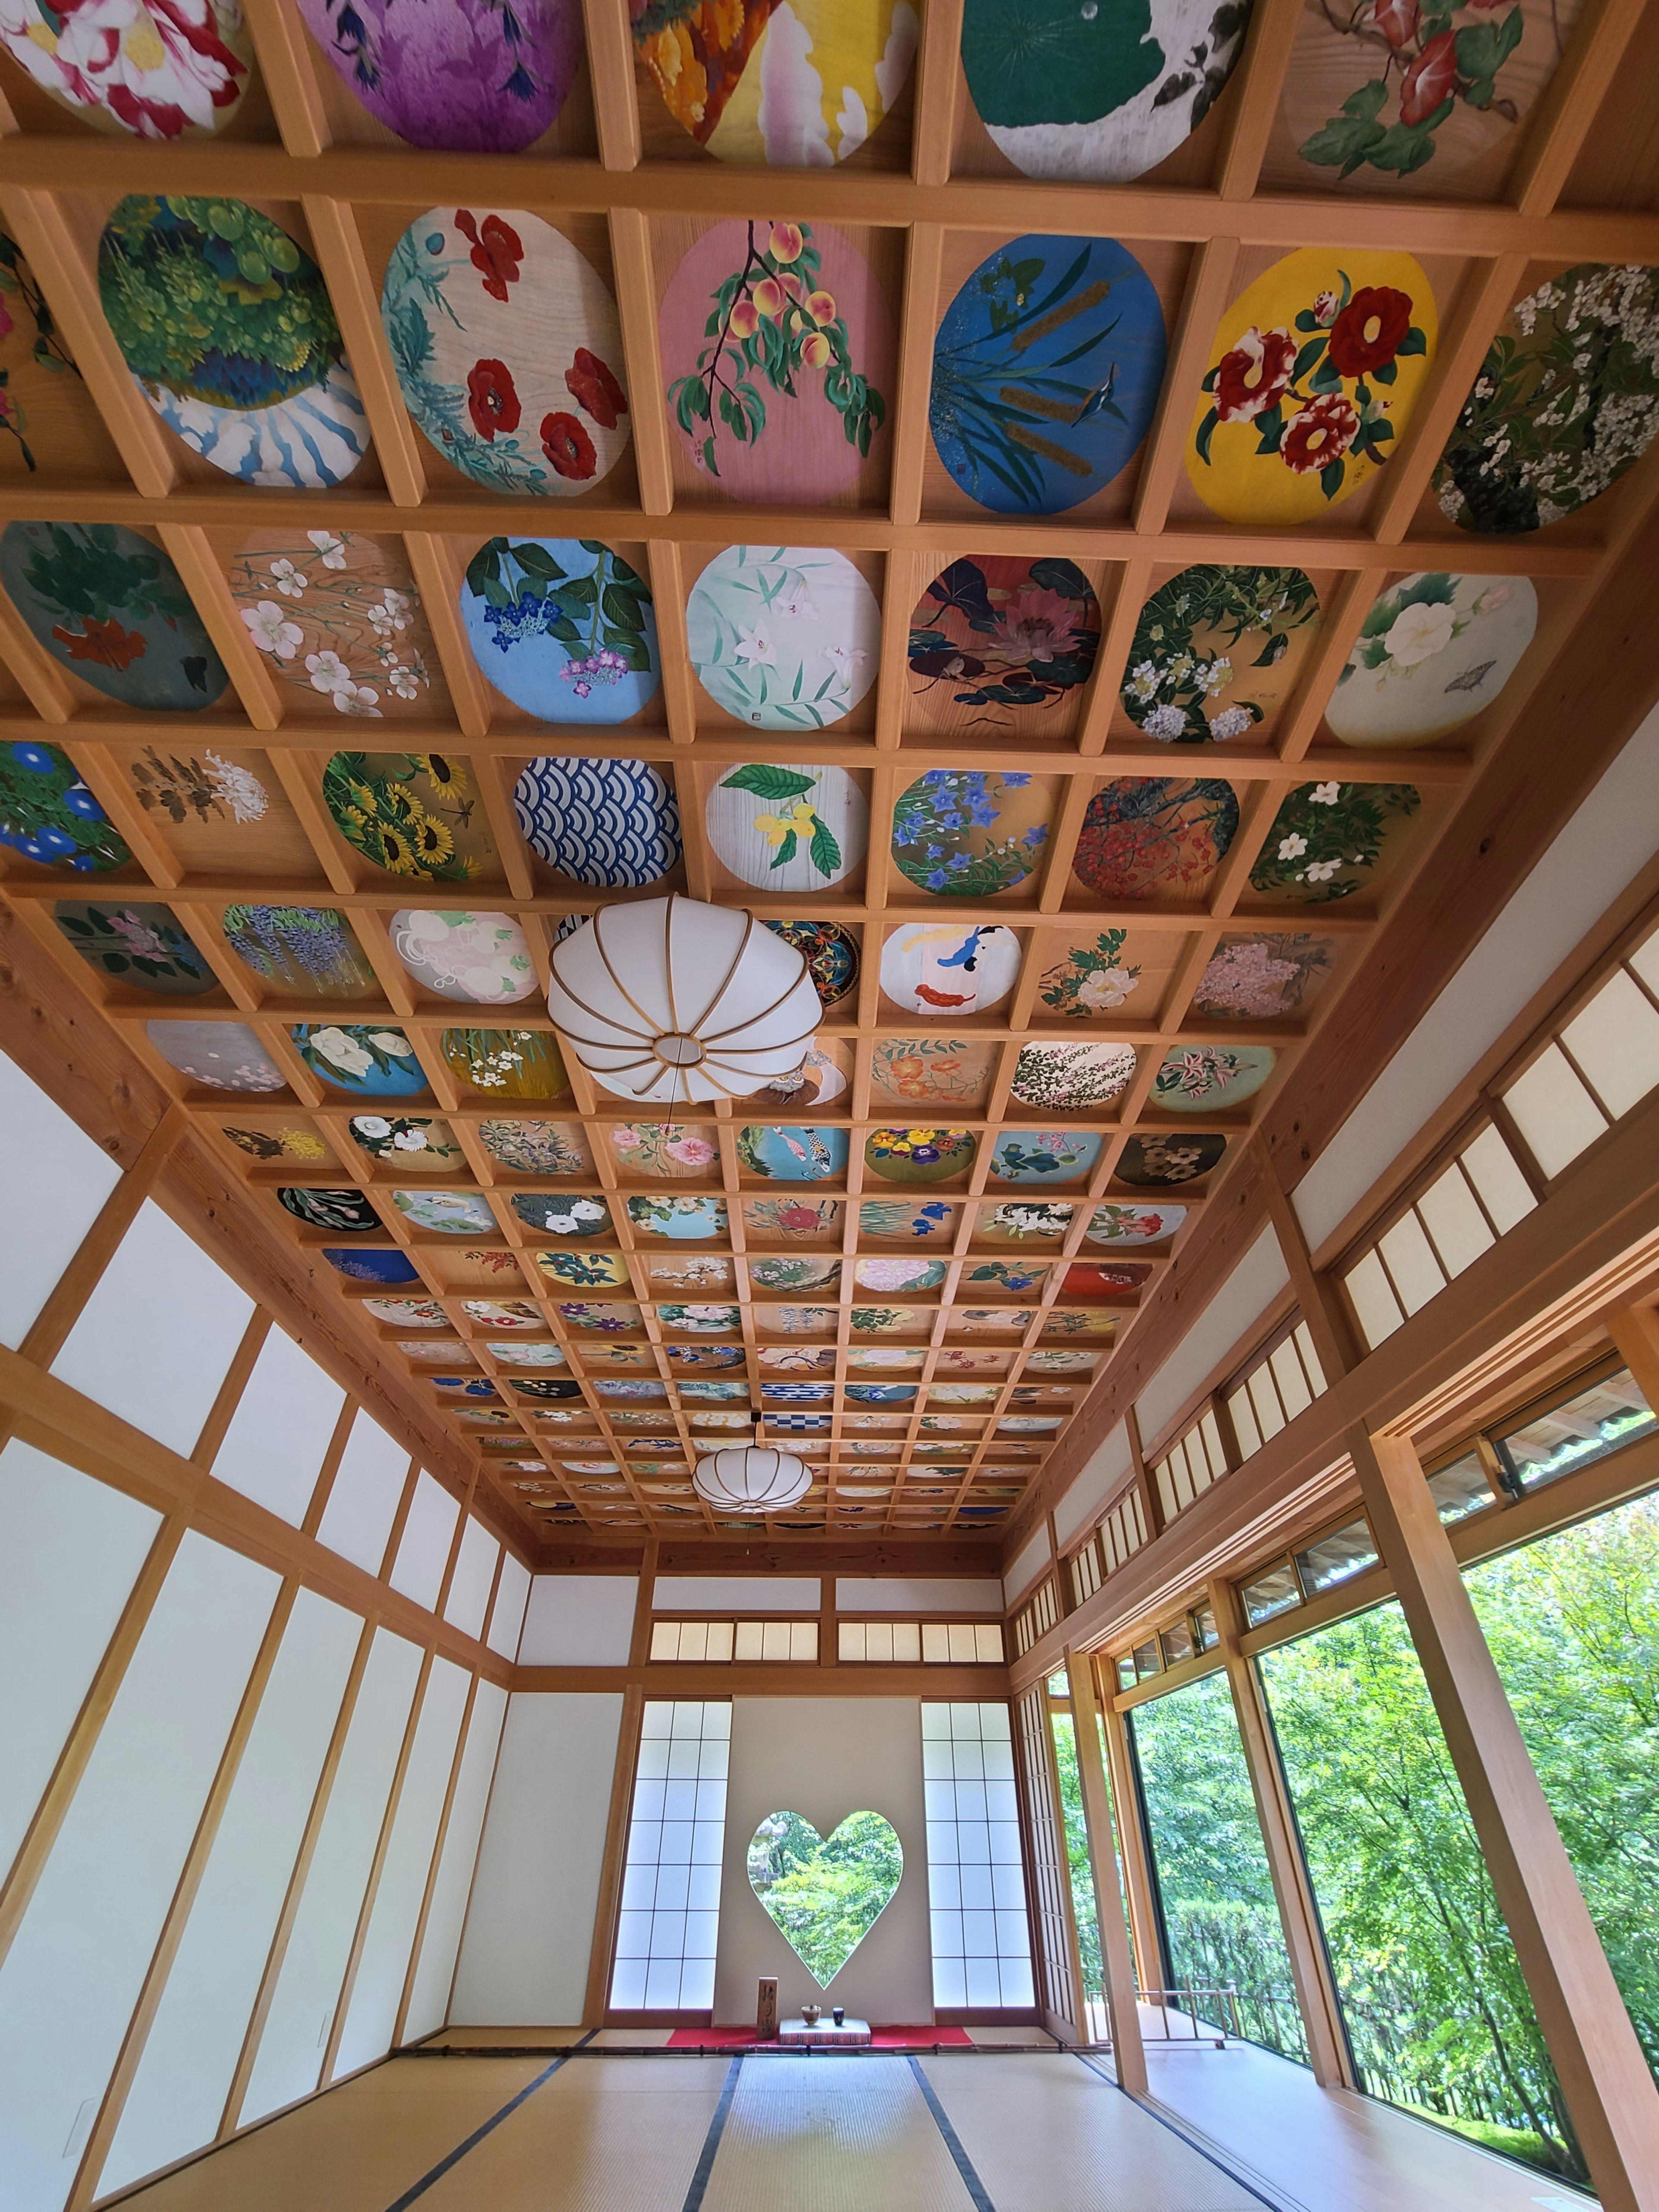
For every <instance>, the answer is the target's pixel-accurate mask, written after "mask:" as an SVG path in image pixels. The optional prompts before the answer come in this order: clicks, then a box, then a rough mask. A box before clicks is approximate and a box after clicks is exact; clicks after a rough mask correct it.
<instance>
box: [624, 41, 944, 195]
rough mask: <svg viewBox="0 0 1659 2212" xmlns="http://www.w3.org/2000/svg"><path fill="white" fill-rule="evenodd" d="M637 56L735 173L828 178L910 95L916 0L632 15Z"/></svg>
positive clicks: (675, 111) (679, 113) (672, 107)
mask: <svg viewBox="0 0 1659 2212" xmlns="http://www.w3.org/2000/svg"><path fill="white" fill-rule="evenodd" d="M632 13H633V20H634V46H635V52H636V53H637V54H638V55H639V58H640V59H641V62H643V63H644V64H645V66H646V68H647V70H648V71H649V72H650V75H651V76H652V78H653V81H654V82H655V84H656V87H657V89H658V91H659V92H660V93H661V94H662V96H663V100H664V102H665V105H666V106H667V109H668V112H669V113H670V114H671V116H672V117H673V118H675V120H676V121H677V122H678V123H679V124H680V125H683V126H684V129H685V130H686V131H689V132H690V135H691V137H693V138H694V139H695V140H696V143H697V144H698V145H699V146H706V147H707V148H708V151H709V152H710V153H711V154H714V155H719V157H720V160H721V161H740V162H749V163H765V164H769V166H770V167H774V168H785V169H828V168H830V167H834V165H835V164H836V162H837V161H845V160H846V159H847V157H848V155H849V154H854V153H856V152H857V151H858V149H859V148H860V146H862V145H863V143H864V142H865V141H866V138H868V137H869V136H870V134H871V133H872V131H874V130H875V129H876V128H877V126H878V125H879V123H880V122H881V119H882V118H883V116H884V115H885V114H886V113H887V112H888V110H889V109H890V108H891V107H892V106H893V104H894V102H895V101H896V100H897V99H898V97H899V94H900V93H901V92H902V90H903V88H904V85H905V82H906V80H907V79H908V76H909V74H910V64H911V62H912V60H913V59H914V58H915V51H916V41H917V39H918V37H919V35H920V30H919V26H918V23H917V20H916V17H917V10H916V9H915V7H913V6H912V5H911V0H790V4H788V5H787V6H785V7H781V8H778V9H774V6H773V0H721V4H720V5H719V6H717V7H708V6H698V7H696V8H691V9H681V8H673V7H669V8H663V7H657V8H642V9H634V10H633V11H632Z"/></svg>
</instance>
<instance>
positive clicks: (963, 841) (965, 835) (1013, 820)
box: [893, 768, 1054, 899]
mask: <svg viewBox="0 0 1659 2212" xmlns="http://www.w3.org/2000/svg"><path fill="white" fill-rule="evenodd" d="M1053 804H1054V801H1053V795H1052V793H1050V792H1049V790H1048V787H1046V786H1045V785H1043V784H1040V783H1037V782H1036V781H1034V780H1033V779H1032V778H1031V777H1030V775H1026V774H1024V772H1023V771H1020V772H1018V773H1017V772H1015V771H1014V770H1012V769H1007V770H1005V771H1004V772H1003V773H1002V774H1001V775H995V774H991V775H987V774H986V773H984V772H983V771H982V770H980V769H948V768H931V769H928V771H927V774H926V775H923V776H919V777H918V778H917V779H916V781H915V783H913V784H912V785H911V786H910V787H909V789H908V791H904V792H902V793H900V795H899V798H898V799H897V801H896V804H895V805H894V808H893V858H894V860H896V862H897V863H898V866H899V869H900V872H902V874H903V875H905V876H907V877H908V878H909V880H910V881H911V882H912V883H913V884H916V885H917V886H918V887H919V888H920V889H921V890H925V891H932V892H933V894H934V895H935V896H938V897H941V898H979V899H983V898H994V897H996V896H997V895H998V893H999V892H1000V891H1007V890H1013V889H1014V887H1015V885H1016V884H1023V883H1024V881H1025V878H1027V877H1028V876H1029V875H1030V874H1031V872H1033V870H1034V869H1035V868H1036V866H1037V863H1038V861H1039V860H1040V859H1041V858H1042V851H1043V848H1044V847H1045V846H1046V845H1047V843H1048V817H1049V814H1050V812H1051V811H1052V808H1053Z"/></svg>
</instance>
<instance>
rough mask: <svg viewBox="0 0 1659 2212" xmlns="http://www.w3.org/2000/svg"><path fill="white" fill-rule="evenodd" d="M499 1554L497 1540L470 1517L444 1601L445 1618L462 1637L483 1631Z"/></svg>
mask: <svg viewBox="0 0 1659 2212" xmlns="http://www.w3.org/2000/svg"><path fill="white" fill-rule="evenodd" d="M500 1557H501V1541H500V1539H499V1538H497V1537H495V1536H492V1535H491V1534H490V1533H489V1529H488V1528H485V1527H484V1524H483V1522H482V1521H475V1520H473V1519H472V1518H471V1516H470V1515H469V1516H468V1518H467V1523H466V1526H465V1528H464V1529H463V1530H462V1531H461V1548H460V1550H459V1552H458V1553H456V1555H455V1571H454V1573H453V1575H452V1576H451V1577H450V1581H449V1595H448V1596H447V1598H446V1599H445V1600H444V1619H445V1620H447V1622H448V1623H449V1624H450V1626H451V1627H452V1628H459V1630H460V1632H461V1633H462V1635H463V1636H477V1635H478V1634H479V1633H480V1632H482V1630H483V1620H484V1614H485V1613H486V1611H487V1610H488V1608H489V1587H490V1584H491V1583H493V1582H494V1581H495V1562H496V1560H497V1559H500Z"/></svg>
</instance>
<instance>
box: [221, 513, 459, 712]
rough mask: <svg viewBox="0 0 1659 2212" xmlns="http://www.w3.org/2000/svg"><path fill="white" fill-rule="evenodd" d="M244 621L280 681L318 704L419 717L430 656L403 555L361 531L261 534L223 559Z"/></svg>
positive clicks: (426, 699) (429, 686) (430, 701)
mask: <svg viewBox="0 0 1659 2212" xmlns="http://www.w3.org/2000/svg"><path fill="white" fill-rule="evenodd" d="M229 573H230V589H231V596H232V597H233V598H234V599H235V601H236V605H237V607H238V609H239V611H240V615H241V618H242V623H243V626H244V628H245V629H246V631H247V634H248V635H249V637H250V638H251V639H252V641H253V643H254V645H255V646H256V647H258V651H259V653H261V654H262V655H263V656H264V662H265V665H266V666H267V667H268V668H269V669H270V671H271V673H272V674H273V675H274V676H275V677H276V678H277V679H278V680H279V682H281V683H283V684H288V685H289V686H290V687H291V688H292V689H294V690H298V691H299V692H301V694H302V695H304V696H306V697H307V702H308V703H309V704H310V705H311V706H313V707H314V708H321V706H322V704H323V702H324V701H326V702H328V704H329V705H330V706H331V707H332V708H333V709H334V711H335V712H336V713H337V714H362V715H366V716H368V718H370V719H371V720H376V721H380V720H386V718H387V717H388V716H392V717H395V716H397V715H399V714H422V713H423V714H428V715H430V714H432V712H433V710H434V707H435V705H436V706H439V707H441V706H444V705H446V704H447V700H446V699H445V698H444V696H443V695H442V693H441V692H440V695H439V696H438V698H437V699H436V700H435V699H434V696H433V670H434V668H435V665H436V661H437V655H436V653H435V651H434V649H433V644H432V636H431V633H430V631H429V630H428V629H427V624H426V617H425V616H424V614H422V611H421V601H420V594H419V593H418V592H416V588H415V580H414V578H413V576H411V575H410V571H409V565H408V563H407V562H406V561H405V560H404V558H403V556H402V554H401V553H400V552H398V551H394V550H392V547H390V546H388V545H386V544H383V543H382V542H381V541H380V539H379V538H368V537H365V536H364V535H363V534H362V532H360V531H356V530H346V531H342V532H339V533H338V534H336V533H335V532H333V531H331V530H311V531H307V532H305V533H304V535H303V536H301V534H300V533H299V532H293V531H262V532H260V534H259V535H258V537H257V538H251V539H250V540H249V541H248V543H247V544H246V545H244V546H243V547H242V549H241V550H240V552H239V553H237V554H235V555H234V556H233V557H232V559H231V562H230V564H229Z"/></svg>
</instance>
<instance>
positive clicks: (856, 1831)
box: [749, 1812, 904, 1990]
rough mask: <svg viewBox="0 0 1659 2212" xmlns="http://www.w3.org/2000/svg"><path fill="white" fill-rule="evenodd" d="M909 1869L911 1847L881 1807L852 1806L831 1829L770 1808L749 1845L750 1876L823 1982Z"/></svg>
mask: <svg viewBox="0 0 1659 2212" xmlns="http://www.w3.org/2000/svg"><path fill="white" fill-rule="evenodd" d="M903 1874H904V1847H903V1845H902V1844H901V1843H900V1842H899V1839H898V1834H897V1832H896V1829H895V1828H894V1826H893V1824H892V1822H891V1821H890V1820H884V1819H883V1817H882V1815H881V1814H879V1813H849V1814H848V1815H847V1818H846V1819H845V1820H843V1821H842V1823H841V1825H840V1826H839V1827H837V1828H836V1830H835V1832H834V1833H833V1834H831V1835H829V1836H821V1835H820V1834H819V1833H818V1832H817V1829H816V1828H815V1827H814V1826H812V1823H811V1821H810V1820H803V1819H802V1818H801V1815H800V1814H799V1813H787V1812H786V1813H769V1814H767V1816H766V1818H765V1819H764V1820H763V1821H762V1822H761V1824H760V1826H759V1827H757V1829H756V1831H755V1833H754V1836H753V1838H751V1840H750V1845H749V1880H750V1886H751V1887H752V1888H753V1890H754V1893H755V1894H756V1896H757V1898H759V1899H760V1901H761V1903H762V1904H763V1905H764V1906H765V1908H766V1910H767V1911H768V1912H769V1913H770V1915H771V1916H772V1918H773V1920H774V1921H775V1923H776V1924H777V1927H778V1929H779V1930H780V1932H781V1934H782V1936H784V1938H785V1940H786V1941H787V1943H788V1945H789V1947H790V1948H791V1950H793V1952H794V1954H795V1956H796V1957H797V1958H798V1959H799V1960H800V1962H801V1964H802V1965H803V1966H805V1969H806V1971H807V1972H808V1973H809V1974H811V1977H812V1979H813V1980H814V1981H815V1982H816V1983H817V1985H818V1987H819V1988H820V1989H821V1990H827V1989H828V1988H829V1984H830V1983H831V1982H832V1981H834V1979H835V1978H836V1975H837V1974H838V1973H839V1972H841V1970H842V1967H843V1966H845V1965H846V1964H847V1961H848V1960H849V1959H850V1958H851V1957H852V1955H853V1954H854V1951H856V1950H857V1948H858V1947H859V1945H860V1943H861V1942H863V1941H864V1939H865V1937H866V1936H867V1935H868V1934H869V1933H870V1930H871V1929H872V1928H873V1927H874V1926H875V1924H876V1923H877V1921H878V1919H879V1918H880V1917H881V1915H882V1912H883V1911H884V1908H885V1906H886V1905H887V1904H888V1901H889V1900H890V1898H891V1897H892V1894H893V1893H894V1891H895V1890H896V1888H897V1887H898V1886H899V1883H900V1881H901V1880H902V1877H903Z"/></svg>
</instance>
